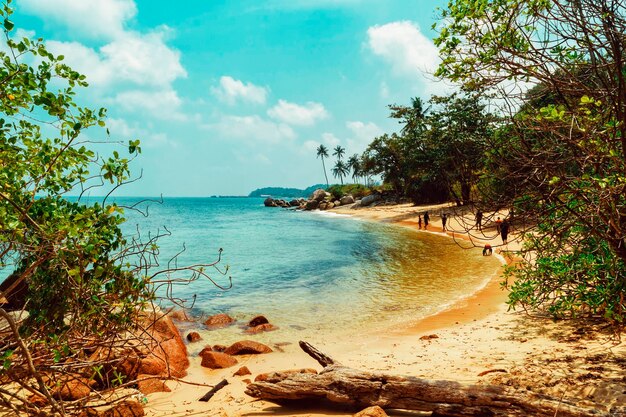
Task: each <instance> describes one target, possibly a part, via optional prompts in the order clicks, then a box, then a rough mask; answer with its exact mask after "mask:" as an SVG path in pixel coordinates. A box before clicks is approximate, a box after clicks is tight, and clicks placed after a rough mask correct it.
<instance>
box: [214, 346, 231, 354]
mask: <svg viewBox="0 0 626 417" xmlns="http://www.w3.org/2000/svg"><path fill="white" fill-rule="evenodd" d="M227 348H228V346H224V345H213V351H215V352H223V351H225V350H226V349H227Z"/></svg>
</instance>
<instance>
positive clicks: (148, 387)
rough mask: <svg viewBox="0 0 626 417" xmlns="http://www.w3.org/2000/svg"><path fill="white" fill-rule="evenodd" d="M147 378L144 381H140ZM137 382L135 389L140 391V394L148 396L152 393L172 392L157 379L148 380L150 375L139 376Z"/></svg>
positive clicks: (163, 382)
mask: <svg viewBox="0 0 626 417" xmlns="http://www.w3.org/2000/svg"><path fill="white" fill-rule="evenodd" d="M144 378H149V379H146V380H144V381H142V379H144ZM137 379H138V380H139V382H137V389H138V390H139V391H141V393H142V394H145V395H148V394H152V393H153V392H171V391H172V390H171V389H170V388H169V387H168V386H167V385H165V381H163V380H161V379H157V378H150V375H139V376H138V378H137Z"/></svg>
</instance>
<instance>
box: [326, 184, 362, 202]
mask: <svg viewBox="0 0 626 417" xmlns="http://www.w3.org/2000/svg"><path fill="white" fill-rule="evenodd" d="M326 191H328V192H329V193H331V194H332V196H333V199H335V200H339V199H340V198H341V197H343V196H344V195H351V196H352V197H354V198H355V199H357V198H361V197H364V196H366V195H369V194H371V193H372V191H371V189H370V188H368V187H366V186H365V185H362V184H344V185H339V184H335V185H332V186H330V188H329V189H328V190H326Z"/></svg>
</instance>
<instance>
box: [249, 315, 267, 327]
mask: <svg viewBox="0 0 626 417" xmlns="http://www.w3.org/2000/svg"><path fill="white" fill-rule="evenodd" d="M269 322H270V321H269V320H268V319H267V317H265V316H256V317H254V318H253V319H252V320H250V321H249V322H248V327H256V326H258V325H260V324H267V323H269Z"/></svg>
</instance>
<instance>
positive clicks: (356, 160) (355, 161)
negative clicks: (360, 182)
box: [346, 153, 362, 181]
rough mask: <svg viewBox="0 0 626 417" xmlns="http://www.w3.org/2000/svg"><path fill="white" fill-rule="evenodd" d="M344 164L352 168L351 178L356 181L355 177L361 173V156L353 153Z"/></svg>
mask: <svg viewBox="0 0 626 417" xmlns="http://www.w3.org/2000/svg"><path fill="white" fill-rule="evenodd" d="M346 165H347V167H348V169H351V170H352V179H353V180H355V181H356V179H357V178H358V177H360V176H361V175H362V172H361V157H360V156H359V154H358V153H355V154H354V155H352V156H351V157H350V158H348V161H347V163H346Z"/></svg>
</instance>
